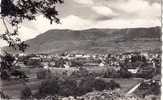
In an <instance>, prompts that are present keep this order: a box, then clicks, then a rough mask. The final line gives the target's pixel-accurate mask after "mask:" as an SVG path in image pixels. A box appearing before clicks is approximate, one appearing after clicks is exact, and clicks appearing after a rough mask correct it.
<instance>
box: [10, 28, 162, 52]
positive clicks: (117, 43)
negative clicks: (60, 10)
mask: <svg viewBox="0 0 163 100" xmlns="http://www.w3.org/2000/svg"><path fill="white" fill-rule="evenodd" d="M26 43H27V44H29V45H30V47H29V48H28V49H27V51H26V52H27V53H43V52H44V53H58V52H64V51H69V52H87V53H108V52H123V51H133V50H151V49H152V50H155V49H160V48H161V28H160V27H151V28H128V29H127V28H126V29H88V30H77V31H76V30H49V31H47V32H45V33H43V34H41V35H38V36H37V37H35V38H33V39H30V40H27V41H26ZM8 50H9V49H8Z"/></svg>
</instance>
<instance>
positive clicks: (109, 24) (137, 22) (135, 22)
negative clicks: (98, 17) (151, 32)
mask: <svg viewBox="0 0 163 100" xmlns="http://www.w3.org/2000/svg"><path fill="white" fill-rule="evenodd" d="M160 25H161V23H160V20H149V19H146V20H145V19H111V20H105V21H99V22H97V23H96V24H94V26H92V27H93V28H135V27H153V26H160Z"/></svg>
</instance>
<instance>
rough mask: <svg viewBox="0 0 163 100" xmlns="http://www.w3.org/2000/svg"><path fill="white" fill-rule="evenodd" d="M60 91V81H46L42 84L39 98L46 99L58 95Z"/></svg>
mask: <svg viewBox="0 0 163 100" xmlns="http://www.w3.org/2000/svg"><path fill="white" fill-rule="evenodd" d="M58 90H59V85H58V79H50V80H46V81H44V82H42V83H41V85H40V87H39V90H38V93H37V96H39V97H45V96H48V95H56V94H58Z"/></svg>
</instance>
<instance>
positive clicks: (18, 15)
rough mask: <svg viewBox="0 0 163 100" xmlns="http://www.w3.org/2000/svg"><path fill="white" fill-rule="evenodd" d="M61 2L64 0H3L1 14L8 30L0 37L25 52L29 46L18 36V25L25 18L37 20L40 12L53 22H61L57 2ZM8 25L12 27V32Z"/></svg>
mask: <svg viewBox="0 0 163 100" xmlns="http://www.w3.org/2000/svg"><path fill="white" fill-rule="evenodd" d="M61 3H63V0H1V5H0V6H1V13H0V15H1V20H2V22H3V24H4V27H5V29H6V31H5V33H1V36H0V38H1V39H3V40H5V41H7V43H8V44H9V46H10V47H13V48H14V49H18V50H20V51H23V52H24V50H25V49H26V48H27V47H28V46H27V45H26V44H25V43H24V42H21V39H20V38H18V25H19V24H20V23H22V22H23V21H24V20H29V21H31V20H36V17H37V16H38V15H40V14H42V15H44V17H46V18H47V19H49V21H50V23H51V24H52V23H53V21H55V22H56V23H60V20H59V18H58V17H57V15H58V11H57V10H56V4H61ZM7 23H8V24H7ZM7 25H10V26H11V27H12V30H13V31H12V32H11V31H10V29H9V28H8V27H7Z"/></svg>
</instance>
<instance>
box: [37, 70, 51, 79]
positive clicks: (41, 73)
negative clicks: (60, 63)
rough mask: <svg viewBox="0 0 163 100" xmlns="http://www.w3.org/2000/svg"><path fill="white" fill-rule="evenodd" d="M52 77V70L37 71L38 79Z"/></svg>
mask: <svg viewBox="0 0 163 100" xmlns="http://www.w3.org/2000/svg"><path fill="white" fill-rule="evenodd" d="M50 77H51V71H50V70H41V71H39V72H37V79H46V78H50Z"/></svg>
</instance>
